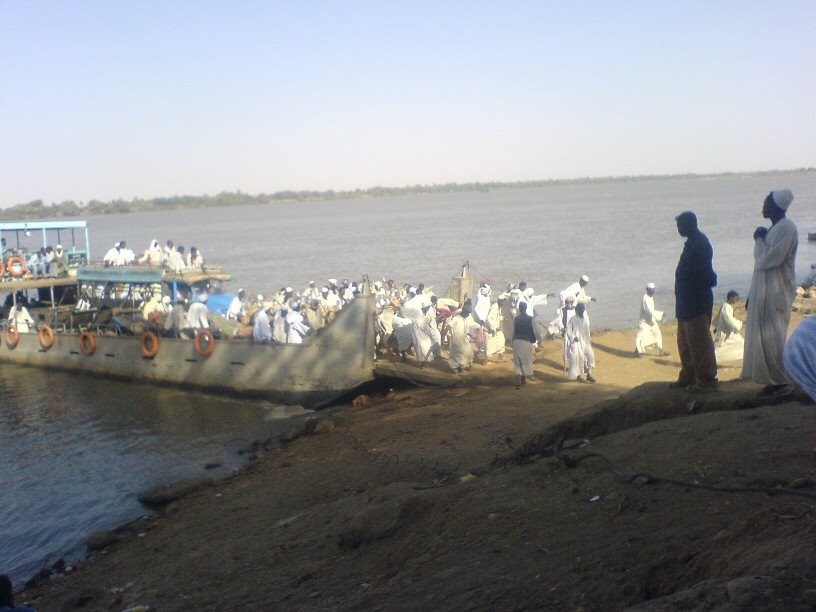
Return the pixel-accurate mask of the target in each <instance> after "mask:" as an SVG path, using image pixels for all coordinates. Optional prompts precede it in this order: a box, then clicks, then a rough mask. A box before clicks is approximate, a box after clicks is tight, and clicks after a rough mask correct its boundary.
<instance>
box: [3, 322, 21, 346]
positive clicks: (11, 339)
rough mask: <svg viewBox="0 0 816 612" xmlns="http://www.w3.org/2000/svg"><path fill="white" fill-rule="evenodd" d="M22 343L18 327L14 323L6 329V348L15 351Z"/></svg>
mask: <svg viewBox="0 0 816 612" xmlns="http://www.w3.org/2000/svg"><path fill="white" fill-rule="evenodd" d="M19 341H20V332H19V331H17V326H16V325H15V324H14V323H12V324H11V325H9V326H8V327H7V328H6V346H7V347H9V348H10V349H13V348H14V347H15V346H17V343H18V342H19Z"/></svg>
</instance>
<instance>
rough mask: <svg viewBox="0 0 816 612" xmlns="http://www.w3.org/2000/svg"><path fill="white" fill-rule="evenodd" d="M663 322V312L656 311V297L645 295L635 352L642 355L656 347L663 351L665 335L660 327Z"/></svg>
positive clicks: (641, 303)
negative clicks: (648, 349) (650, 348)
mask: <svg viewBox="0 0 816 612" xmlns="http://www.w3.org/2000/svg"><path fill="white" fill-rule="evenodd" d="M662 320H663V311H662V310H656V309H655V305H654V297H653V296H651V295H649V294H648V293H644V294H643V299H642V300H641V301H640V322H639V323H638V332H637V336H636V337H635V350H636V351H637V352H638V353H639V354H640V355H642V354H643V353H645V352H646V349H647V348H649V347H650V346H656V347H657V349H658V350H659V351H662V350H663V334H662V333H661V332H660V326H659V325H658V322H660V321H662Z"/></svg>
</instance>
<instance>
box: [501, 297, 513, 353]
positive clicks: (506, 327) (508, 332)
mask: <svg viewBox="0 0 816 612" xmlns="http://www.w3.org/2000/svg"><path fill="white" fill-rule="evenodd" d="M497 303H498V305H499V311H500V312H501V317H502V325H501V326H502V333H503V334H504V338H505V343H506V342H507V341H508V340H509V341H512V340H513V307H512V305H511V303H510V294H509V293H502V294H501V295H500V296H499V299H498V302H497Z"/></svg>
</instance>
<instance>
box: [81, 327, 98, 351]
mask: <svg viewBox="0 0 816 612" xmlns="http://www.w3.org/2000/svg"><path fill="white" fill-rule="evenodd" d="M79 350H81V351H82V352H83V353H85V354H86V355H88V356H91V355H93V354H94V353H95V352H96V338H95V337H94V335H93V334H92V333H91V332H82V333H81V334H79Z"/></svg>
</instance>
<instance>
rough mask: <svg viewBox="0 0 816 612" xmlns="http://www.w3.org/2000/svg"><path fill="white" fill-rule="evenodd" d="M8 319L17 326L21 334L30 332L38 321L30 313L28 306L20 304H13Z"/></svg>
mask: <svg viewBox="0 0 816 612" xmlns="http://www.w3.org/2000/svg"><path fill="white" fill-rule="evenodd" d="M8 320H9V322H10V323H13V324H14V325H15V326H16V327H17V331H18V332H20V333H21V334H25V333H28V332H29V331H30V330H31V328H32V327H34V325H36V323H35V322H34V319H32V318H31V315H30V314H29V313H28V308H26V307H25V306H21V305H19V304H17V305H15V306H12V307H11V310H9V314H8Z"/></svg>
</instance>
